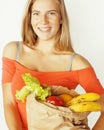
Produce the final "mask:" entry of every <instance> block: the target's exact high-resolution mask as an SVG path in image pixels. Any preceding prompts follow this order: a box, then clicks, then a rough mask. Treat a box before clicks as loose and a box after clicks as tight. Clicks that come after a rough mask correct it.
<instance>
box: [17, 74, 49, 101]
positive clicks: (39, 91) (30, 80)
mask: <svg viewBox="0 0 104 130" xmlns="http://www.w3.org/2000/svg"><path fill="white" fill-rule="evenodd" d="M22 78H23V80H24V82H25V84H26V86H24V87H23V88H22V89H21V90H17V91H16V95H15V96H16V98H17V99H18V100H21V101H22V102H24V101H25V100H26V97H27V96H28V95H29V94H30V93H31V92H35V95H34V96H35V98H36V99H38V100H42V101H46V97H48V96H50V95H51V87H47V88H43V87H42V86H41V85H40V83H39V81H38V79H37V78H35V77H32V76H31V74H30V73H25V74H23V75H22Z"/></svg>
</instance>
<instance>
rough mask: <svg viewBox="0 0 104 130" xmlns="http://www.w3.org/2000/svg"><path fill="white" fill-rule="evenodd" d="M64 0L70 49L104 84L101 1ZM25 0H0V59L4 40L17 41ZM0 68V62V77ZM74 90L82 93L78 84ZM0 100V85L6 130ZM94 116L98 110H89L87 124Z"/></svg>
mask: <svg viewBox="0 0 104 130" xmlns="http://www.w3.org/2000/svg"><path fill="white" fill-rule="evenodd" d="M65 2H66V6H67V9H68V15H69V18H70V28H71V36H72V41H73V46H74V49H75V51H76V52H77V53H80V54H82V55H83V56H85V57H86V58H87V59H88V60H89V61H90V63H91V64H92V65H93V67H94V69H95V71H96V74H97V76H98V78H99V80H100V82H101V83H102V85H103V86H104V57H103V56H104V36H103V35H104V13H103V12H104V0H65ZM25 3H26V0H0V44H1V47H0V58H1V57H2V50H3V47H4V45H5V44H6V43H8V42H10V41H14V40H21V22H22V16H23V13H24V8H25ZM11 51H12V50H11ZM0 61H1V59H0ZM1 68H2V67H1V62H0V80H1ZM0 86H1V85H0ZM77 90H78V92H79V93H83V89H81V88H80V86H79V87H78V88H77ZM2 103H3V102H2V89H1V87H0V129H2V130H7V127H6V124H5V120H4V115H3V104H2ZM98 116H99V113H92V114H91V115H90V116H89V125H90V127H92V126H93V125H94V123H95V121H96V120H97V118H98Z"/></svg>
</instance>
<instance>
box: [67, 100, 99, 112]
mask: <svg viewBox="0 0 104 130" xmlns="http://www.w3.org/2000/svg"><path fill="white" fill-rule="evenodd" d="M69 108H70V109H71V110H73V111H74V112H94V111H100V110H101V105H100V104H99V103H98V102H81V103H77V104H74V105H71V106H69Z"/></svg>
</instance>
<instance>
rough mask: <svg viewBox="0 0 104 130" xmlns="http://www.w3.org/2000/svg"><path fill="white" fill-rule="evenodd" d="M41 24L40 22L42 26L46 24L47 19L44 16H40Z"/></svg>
mask: <svg viewBox="0 0 104 130" xmlns="http://www.w3.org/2000/svg"><path fill="white" fill-rule="evenodd" d="M41 22H42V23H43V24H46V23H48V18H47V16H46V15H42V16H41Z"/></svg>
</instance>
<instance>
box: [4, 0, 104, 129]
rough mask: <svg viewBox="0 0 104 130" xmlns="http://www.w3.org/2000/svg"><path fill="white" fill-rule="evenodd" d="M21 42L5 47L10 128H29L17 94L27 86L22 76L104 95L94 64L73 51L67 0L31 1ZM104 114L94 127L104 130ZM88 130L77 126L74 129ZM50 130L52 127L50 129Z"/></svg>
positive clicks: (48, 83)
mask: <svg viewBox="0 0 104 130" xmlns="http://www.w3.org/2000/svg"><path fill="white" fill-rule="evenodd" d="M22 38H23V40H22V41H20V42H19V41H18V42H17V41H13V42H11V43H8V44H7V45H6V46H5V47H4V51H3V58H2V62H3V70H2V86H3V99H4V111H5V118H6V122H7V125H8V128H9V130H28V126H27V119H26V106H25V103H22V102H21V101H18V100H17V99H16V97H15V94H16V90H19V89H21V88H22V87H23V86H24V82H23V80H22V78H21V75H22V74H23V73H25V72H29V73H31V74H32V75H33V76H34V77H36V78H38V79H39V81H40V83H41V84H46V85H56V86H59V85H61V86H64V87H67V88H69V89H75V88H76V87H77V85H81V86H82V87H83V88H84V89H85V91H86V92H96V93H99V94H101V95H102V96H101V100H100V101H99V102H100V103H101V104H102V106H104V103H103V102H104V97H103V93H104V89H103V87H102V85H101V84H100V82H99V80H98V79H97V77H96V74H95V72H94V69H93V67H92V66H91V64H90V63H89V62H88V61H87V60H86V59H85V58H84V57H83V56H81V55H79V54H77V53H75V52H74V50H73V48H72V45H71V38H70V31H69V23H68V17H67V12H66V9H65V4H64V0H28V3H27V8H26V12H25V16H24V20H23V28H22ZM102 122H104V113H103V110H102V112H101V116H100V118H99V120H98V121H97V124H96V125H95V127H94V129H93V130H98V129H99V128H100V130H104V125H103V126H102ZM78 129H79V130H85V129H86V128H85V127H83V125H82V126H75V130H78ZM50 130H51V128H50Z"/></svg>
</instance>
